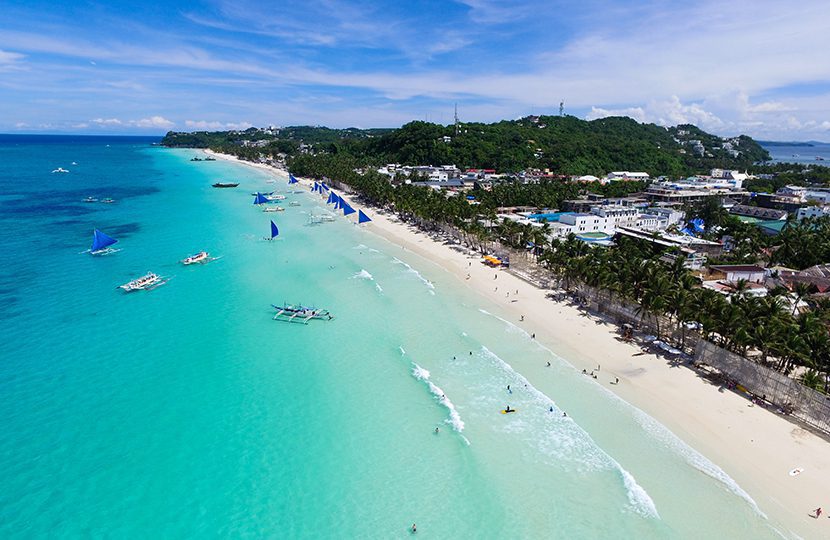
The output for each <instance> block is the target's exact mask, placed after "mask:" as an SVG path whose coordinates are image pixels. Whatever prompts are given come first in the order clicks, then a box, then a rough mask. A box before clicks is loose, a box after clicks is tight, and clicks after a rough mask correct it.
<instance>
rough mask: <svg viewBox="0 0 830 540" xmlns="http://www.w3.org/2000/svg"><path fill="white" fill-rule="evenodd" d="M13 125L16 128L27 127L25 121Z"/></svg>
mask: <svg viewBox="0 0 830 540" xmlns="http://www.w3.org/2000/svg"><path fill="white" fill-rule="evenodd" d="M14 127H15V128H17V129H23V128H27V127H29V124H27V123H26V122H16V123H15V124H14Z"/></svg>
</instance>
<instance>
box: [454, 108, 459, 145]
mask: <svg viewBox="0 0 830 540" xmlns="http://www.w3.org/2000/svg"><path fill="white" fill-rule="evenodd" d="M454 118H455V136H456V137H458V103H456V104H455V114H454Z"/></svg>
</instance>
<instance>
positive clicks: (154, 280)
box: [118, 272, 167, 292]
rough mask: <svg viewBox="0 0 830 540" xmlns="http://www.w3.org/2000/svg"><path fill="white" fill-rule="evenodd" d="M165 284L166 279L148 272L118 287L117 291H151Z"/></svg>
mask: <svg viewBox="0 0 830 540" xmlns="http://www.w3.org/2000/svg"><path fill="white" fill-rule="evenodd" d="M165 283H167V279H166V278H163V277H161V276H160V275H158V274H154V273H153V272H148V273H146V274H144V275H143V276H141V277H140V278H137V279H134V280H132V281H130V282H128V283H125V284H123V285H119V286H118V288H119V289H124V291H125V292H133V291H152V290H153V289H155V288H156V287H160V286H162V285H164V284H165Z"/></svg>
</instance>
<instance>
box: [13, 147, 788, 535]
mask: <svg viewBox="0 0 830 540" xmlns="http://www.w3.org/2000/svg"><path fill="white" fill-rule="evenodd" d="M150 142H152V141H151V140H148V139H138V138H76V137H51V138H42V137H8V136H4V137H2V138H0V263H2V264H1V265H0V267H2V272H1V273H0V319H2V327H1V328H2V334H1V336H2V339H0V419H2V420H0V422H2V424H0V538H78V537H81V538H102V537H103V538H110V537H115V538H236V537H248V538H259V537H269V538H353V537H357V538H384V539H385V538H402V537H409V536H410V532H409V530H408V528H409V527H410V525H411V524H412V523H417V524H418V533H417V535H418V537H428V538H567V539H571V538H637V539H650V538H715V537H718V538H753V539H757V538H773V537H776V535H775V533H774V531H773V529H772V527H771V523H770V522H768V521H767V520H766V519H765V518H764V517H763V516H762V515H761V514H760V512H759V510H758V509H756V508H755V507H754V505H753V504H752V503H751V501H749V500H748V499H747V497H746V495H745V494H744V493H743V492H742V491H741V490H740V488H739V487H738V486H737V485H735V484H734V482H732V481H731V480H730V479H729V478H728V477H727V476H726V475H725V474H723V472H722V471H720V470H719V469H718V468H717V466H716V465H715V464H712V463H710V462H709V461H707V460H706V459H705V458H704V457H703V456H701V455H700V454H698V453H697V452H695V451H694V450H692V449H691V448H689V447H688V446H686V445H685V444H684V443H682V442H681V441H680V439H678V438H676V437H675V436H674V435H672V434H671V433H670V432H668V431H667V430H666V429H665V428H663V427H662V426H660V425H659V424H657V423H656V422H655V421H654V420H652V419H651V418H649V417H647V416H646V415H645V414H643V413H642V412H640V411H638V410H636V409H634V408H633V407H631V406H629V405H628V404H626V403H624V402H622V401H621V400H620V399H618V398H616V397H615V396H614V395H613V394H611V393H610V392H608V391H607V390H605V389H603V388H602V387H601V386H600V385H598V384H596V383H595V382H594V381H592V380H590V379H589V378H587V377H584V376H582V375H580V374H579V373H577V371H576V370H575V369H573V368H572V367H571V365H570V364H569V363H568V362H567V359H563V358H560V357H559V356H557V355H555V354H554V353H552V352H551V351H549V350H547V349H544V348H543V347H541V346H540V345H539V344H538V343H537V342H535V341H533V340H531V339H530V338H529V336H527V334H525V333H524V332H523V331H522V330H520V329H518V328H517V327H515V326H513V325H512V324H510V323H508V322H507V321H506V320H504V319H502V318H500V311H499V310H500V307H499V306H498V305H491V304H490V303H489V302H488V301H487V300H484V299H482V298H480V297H479V296H476V295H474V294H473V293H472V292H471V291H470V290H468V289H466V288H465V287H463V286H461V285H460V284H459V283H458V282H457V281H456V278H455V277H454V276H452V275H450V274H449V273H447V272H444V271H442V270H441V269H440V268H438V267H436V266H434V265H433V264H431V263H430V262H428V261H426V260H423V259H420V258H418V257H417V256H414V255H412V254H411V253H409V252H405V251H403V250H402V249H401V248H400V247H397V246H395V245H392V244H390V243H388V242H386V241H385V240H382V239H381V238H380V237H378V236H375V235H374V234H373V233H372V230H371V224H369V225H368V226H362V227H357V226H356V225H354V223H353V221H354V216H352V217H351V221H350V220H349V219H347V218H345V217H343V216H338V218H337V219H336V221H335V222H333V223H324V224H320V225H310V224H309V219H308V218H309V212H312V211H314V212H318V213H319V212H322V211H323V207H324V205H323V202H322V201H320V200H319V198H318V197H317V196H314V195H312V194H310V193H307V192H303V193H296V194H295V193H286V196H287V200H286V201H285V202H284V204H283V206H284V207H285V211H284V212H281V213H268V214H265V213H263V212H262V211H261V209H260V208H258V207H255V206H253V205H252V204H251V202H252V199H253V198H252V197H251V195H250V194H251V192H253V191H271V190H275V189H276V190H279V191H283V192H287V191H288V187H287V185H286V179H285V178H283V177H276V176H272V175H270V174H269V173H266V172H263V171H260V170H256V169H252V168H249V167H245V166H242V165H238V164H234V163H229V162H224V161H214V162H192V161H190V158H191V157H193V156H197V155H201V153H200V152H197V151H195V150H170V149H165V148H161V147H158V146H152V145H151V144H150ZM59 167H61V168H64V169H67V170H68V171H69V172H68V173H53V172H52V171H53V170H55V169H57V168H59ZM215 181H235V182H239V183H240V184H241V185H240V187H238V188H236V189H214V188H211V187H210V185H211V183H213V182H215ZM87 197H93V198H97V199H101V198H105V197H111V198H112V199H114V200H115V202H114V203H112V204H104V203H100V202H96V203H87V202H83V200H84V199H85V198H87ZM292 201H293V202H295V203H299V206H292V205H290V204H288V203H290V202H292ZM369 213H370V214H371V210H370V211H369ZM269 219H274V220H275V221H276V222H277V223H278V224H279V227H280V231H281V235H280V237H279V240H277V241H274V242H268V241H265V240H263V236H265V235H266V234H267V233H268V223H269ZM94 228H98V229H100V230H102V231H104V232H105V233H107V234H109V235H111V236H113V237H115V238H117V239H118V243H117V244H116V245H115V246H114V247H117V248H120V251H118V252H117V253H114V254H112V255H109V256H105V257H92V256H90V255H89V254H85V253H82V252H83V251H84V250H85V249H87V248H88V247H89V245H90V243H91V239H92V231H93V229H94ZM202 249H204V250H207V251H209V252H210V253H211V254H212V255H214V256H218V257H221V258H220V259H219V260H216V261H214V262H211V263H209V264H206V265H196V266H195V267H194V266H189V267H184V266H182V265H181V264H179V262H178V261H180V260H181V259H183V258H184V257H186V256H187V255H190V254H192V253H195V252H197V251H199V250H202ZM148 271H153V272H156V273H158V274H160V275H163V276H165V277H167V278H169V281H168V282H167V283H166V284H165V285H164V286H162V287H159V288H157V289H155V290H153V291H148V292H145V291H141V292H136V293H131V294H126V293H124V292H123V291H121V290H118V289H117V286H118V285H120V284H122V283H124V282H126V281H128V280H130V279H133V278H135V277H138V276H140V275H142V274H144V273H146V272H148ZM283 301H287V302H302V303H306V304H315V305H317V306H319V307H321V308H327V309H330V310H331V311H332V312H333V313H334V315H335V318H334V319H333V320H331V321H325V322H324V321H312V323H311V324H309V325H307V326H304V325H297V324H287V323H280V322H276V321H273V320H272V319H271V317H272V314H273V310H272V309H271V303H282V302H283ZM552 324H555V321H552ZM548 361H550V362H552V363H553V366H552V367H551V368H549V370H548V371H547V372H546V376H548V378H549V379H548V380H549V382H546V383H545V387H544V389H537V388H534V387H533V385H531V384H529V383H528V381H527V380H526V379H525V378H524V376H523V375H522V374H523V373H525V374H526V373H531V372H538V370H540V369H545V368H541V367H540V366H543V365H544V364H545V363H546V362H548ZM536 375H539V374H538V373H537V374H536ZM537 378H538V377H537ZM508 384H512V385H513V387H514V388H516V389H517V391H516V392H514V393H513V394H512V395H511V396H510V397H509V399H510V403H511V405H512V406H513V407H514V408H518V409H519V410H520V413H518V414H514V415H501V414H498V411H499V410H500V409H502V408H503V407H504V404H505V401H506V400H507V399H508V398H507V396H506V394H505V391H504V389H505V387H506V385H508ZM525 384H527V385H528V386H527V387H526V388H525V387H524V385H525ZM550 407H554V408H555V411H556V412H555V414H552V413H550V412H549V408H550ZM561 410H567V412H568V417H563V416H561V414H559V412H560V411H561ZM436 427H438V428H439V432H438V433H436V432H435V428H436Z"/></svg>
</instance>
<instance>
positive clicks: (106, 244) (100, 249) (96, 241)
mask: <svg viewBox="0 0 830 540" xmlns="http://www.w3.org/2000/svg"><path fill="white" fill-rule="evenodd" d="M116 242H118V240H116V239H115V238H113V237H111V236H108V235H106V234H104V233H102V232H101V231H99V230H98V229H95V230H93V231H92V246H91V247H90V248H89V249H88V250H86V251H85V252H84V253H89V254H90V255H109V254H110V253H115V252H116V251H121V250H120V249H114V248H111V247H110V246H111V245H113V244H115V243H116Z"/></svg>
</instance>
